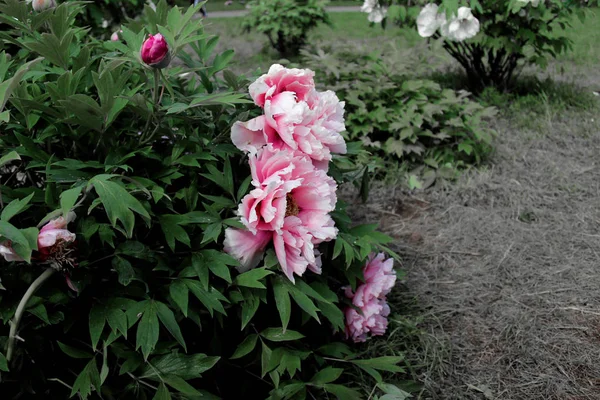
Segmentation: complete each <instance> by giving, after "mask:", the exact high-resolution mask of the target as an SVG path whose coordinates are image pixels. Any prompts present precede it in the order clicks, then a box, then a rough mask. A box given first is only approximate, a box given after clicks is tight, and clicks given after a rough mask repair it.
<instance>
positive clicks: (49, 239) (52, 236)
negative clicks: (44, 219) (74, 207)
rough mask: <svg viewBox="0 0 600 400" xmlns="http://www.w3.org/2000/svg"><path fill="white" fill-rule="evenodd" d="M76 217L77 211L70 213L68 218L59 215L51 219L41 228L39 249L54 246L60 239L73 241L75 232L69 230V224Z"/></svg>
mask: <svg viewBox="0 0 600 400" xmlns="http://www.w3.org/2000/svg"><path fill="white" fill-rule="evenodd" d="M74 219H75V213H69V214H68V215H67V218H64V217H58V218H56V219H53V220H51V221H50V222H48V223H47V224H46V225H44V226H43V227H42V229H40V233H39V234H38V250H39V251H40V252H42V251H43V249H45V248H48V247H52V246H54V245H55V244H56V243H58V242H60V241H65V242H73V241H74V240H75V234H74V233H72V232H69V230H68V229H67V224H68V223H69V222H71V221H73V220H74Z"/></svg>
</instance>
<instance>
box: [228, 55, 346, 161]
mask: <svg viewBox="0 0 600 400" xmlns="http://www.w3.org/2000/svg"><path fill="white" fill-rule="evenodd" d="M313 75H314V73H313V72H312V71H310V70H298V69H285V68H283V67H282V66H281V65H273V66H272V67H271V69H270V70H269V74H267V75H263V76H262V77H260V78H259V79H258V80H256V81H255V82H254V83H253V84H252V85H250V95H251V96H252V98H253V99H254V101H255V102H256V104H258V105H259V106H261V107H263V108H264V112H265V114H264V115H262V116H260V117H258V118H255V119H253V120H250V121H247V122H237V123H235V124H234V126H233V128H232V130H231V140H232V142H233V143H234V144H235V145H236V146H237V147H238V148H239V149H240V150H242V151H247V152H256V151H257V150H258V149H259V148H260V147H262V146H264V145H266V144H269V145H271V146H273V148H275V149H280V150H291V151H294V152H297V153H302V154H306V155H307V156H309V157H310V158H311V159H312V160H313V162H315V164H316V165H317V166H318V167H319V168H322V169H325V170H326V169H327V162H328V161H330V160H331V157H332V156H331V153H341V154H343V153H346V142H345V140H344V137H343V136H342V135H341V132H343V131H344V130H345V129H346V127H345V125H344V102H340V101H339V99H338V98H337V96H336V95H335V93H334V92H332V91H326V92H318V91H317V90H315V89H314V82H313V80H312V77H313Z"/></svg>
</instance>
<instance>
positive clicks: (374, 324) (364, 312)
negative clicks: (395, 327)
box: [345, 298, 390, 343]
mask: <svg viewBox="0 0 600 400" xmlns="http://www.w3.org/2000/svg"><path fill="white" fill-rule="evenodd" d="M389 314H390V307H389V305H388V304H387V303H386V301H385V300H381V299H377V298H372V299H371V300H370V301H369V302H368V303H366V304H365V305H364V306H363V307H361V308H360V312H359V311H357V310H355V309H354V308H352V307H348V308H347V309H346V312H345V316H346V337H347V338H350V339H352V340H353V341H354V342H355V343H359V342H364V341H366V340H367V338H368V337H369V334H370V335H371V336H381V335H383V334H384V333H385V331H386V330H387V326H388V320H387V317H388V315H389Z"/></svg>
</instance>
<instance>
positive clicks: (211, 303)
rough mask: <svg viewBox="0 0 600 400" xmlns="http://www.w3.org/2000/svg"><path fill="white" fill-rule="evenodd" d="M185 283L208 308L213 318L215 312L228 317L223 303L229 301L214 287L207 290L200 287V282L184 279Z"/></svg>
mask: <svg viewBox="0 0 600 400" xmlns="http://www.w3.org/2000/svg"><path fill="white" fill-rule="evenodd" d="M183 282H184V283H185V284H186V286H187V287H188V289H189V290H190V291H191V292H192V294H193V295H194V296H196V298H197V299H198V300H200V302H201V303H202V304H203V305H204V306H205V307H206V309H207V310H208V312H209V313H210V315H211V316H212V315H213V311H217V312H219V313H221V314H223V315H227V313H226V312H225V308H223V304H221V302H222V301H225V302H226V301H227V299H226V298H225V297H224V296H223V295H222V294H221V293H220V292H219V291H218V290H216V289H215V288H212V287H211V288H209V289H208V290H206V289H204V288H203V287H202V286H201V285H200V282H198V281H193V280H191V279H184V280H183Z"/></svg>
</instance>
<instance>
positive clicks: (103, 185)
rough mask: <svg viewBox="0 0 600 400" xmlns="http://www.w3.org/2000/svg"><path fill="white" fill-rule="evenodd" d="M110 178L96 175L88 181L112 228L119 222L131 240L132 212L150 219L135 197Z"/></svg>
mask: <svg viewBox="0 0 600 400" xmlns="http://www.w3.org/2000/svg"><path fill="white" fill-rule="evenodd" d="M110 178H112V176H111V175H97V176H95V177H94V178H92V179H91V180H90V185H93V186H94V189H95V190H96V193H98V196H99V197H100V200H101V201H102V204H103V205H104V209H105V210H106V214H107V215H108V218H109V220H110V222H111V224H112V226H113V227H116V226H117V221H121V223H122V224H123V228H125V231H126V232H127V237H128V238H131V237H132V235H133V227H134V225H135V217H134V215H133V212H132V211H135V212H136V213H138V214H140V215H141V216H142V217H145V218H147V219H150V215H149V214H148V212H147V211H146V209H145V208H144V206H142V204H141V203H140V202H139V201H138V200H137V199H136V198H135V197H133V196H132V195H131V194H129V192H127V190H125V188H124V187H123V186H121V185H120V184H118V183H116V182H112V181H110V180H109V179H110Z"/></svg>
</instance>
